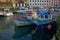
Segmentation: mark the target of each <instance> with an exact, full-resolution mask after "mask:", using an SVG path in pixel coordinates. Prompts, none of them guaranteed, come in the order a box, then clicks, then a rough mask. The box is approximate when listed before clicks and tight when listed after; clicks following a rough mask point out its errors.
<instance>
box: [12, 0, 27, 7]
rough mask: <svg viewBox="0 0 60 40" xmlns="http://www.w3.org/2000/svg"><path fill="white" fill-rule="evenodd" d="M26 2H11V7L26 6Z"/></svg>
mask: <svg viewBox="0 0 60 40" xmlns="http://www.w3.org/2000/svg"><path fill="white" fill-rule="evenodd" d="M27 2H28V0H13V7H20V6H26V3H27Z"/></svg>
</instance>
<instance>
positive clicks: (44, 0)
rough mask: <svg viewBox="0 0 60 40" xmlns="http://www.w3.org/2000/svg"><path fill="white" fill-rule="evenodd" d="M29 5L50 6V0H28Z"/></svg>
mask: <svg viewBox="0 0 60 40" xmlns="http://www.w3.org/2000/svg"><path fill="white" fill-rule="evenodd" d="M29 6H30V7H32V6H33V7H36V6H37V7H41V6H51V0H29Z"/></svg>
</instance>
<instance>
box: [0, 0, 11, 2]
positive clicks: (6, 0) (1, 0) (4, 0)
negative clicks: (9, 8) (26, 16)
mask: <svg viewBox="0 0 60 40" xmlns="http://www.w3.org/2000/svg"><path fill="white" fill-rule="evenodd" d="M10 1H11V0H0V2H10Z"/></svg>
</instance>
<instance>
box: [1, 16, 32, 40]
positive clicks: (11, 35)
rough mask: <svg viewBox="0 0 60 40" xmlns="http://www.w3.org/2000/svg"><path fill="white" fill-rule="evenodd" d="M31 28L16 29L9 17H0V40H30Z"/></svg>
mask: <svg viewBox="0 0 60 40" xmlns="http://www.w3.org/2000/svg"><path fill="white" fill-rule="evenodd" d="M32 28H33V27H32V26H24V27H22V28H20V27H18V29H16V31H15V25H14V22H13V20H12V19H11V18H10V17H0V40H31V39H32V38H31V35H30V33H31V31H32Z"/></svg>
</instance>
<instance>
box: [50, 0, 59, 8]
mask: <svg viewBox="0 0 60 40" xmlns="http://www.w3.org/2000/svg"><path fill="white" fill-rule="evenodd" d="M51 6H52V7H60V0H51Z"/></svg>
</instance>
